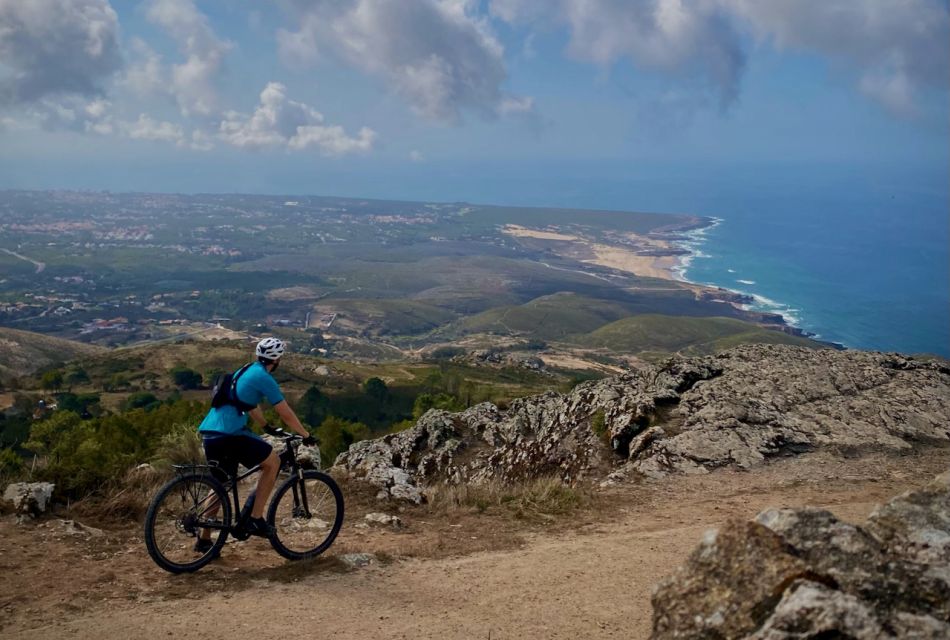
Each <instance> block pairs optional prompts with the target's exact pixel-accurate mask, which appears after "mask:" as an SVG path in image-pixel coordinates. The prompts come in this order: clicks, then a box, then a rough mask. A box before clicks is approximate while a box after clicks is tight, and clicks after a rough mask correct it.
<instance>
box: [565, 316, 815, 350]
mask: <svg viewBox="0 0 950 640" xmlns="http://www.w3.org/2000/svg"><path fill="white" fill-rule="evenodd" d="M573 341H574V342H576V343H578V344H580V345H582V346H586V347H593V348H605V349H610V350H612V351H618V352H628V353H643V352H663V353H675V352H681V353H684V354H688V355H704V354H712V353H718V352H720V351H724V350H726V349H731V348H732V347H735V346H738V345H740V344H748V343H765V344H788V345H795V346H801V347H822V346H827V345H823V344H822V343H819V342H816V341H814V340H809V339H808V338H801V337H798V336H793V335H789V334H787V333H783V332H781V331H775V330H772V329H764V328H762V327H760V326H758V325H755V324H752V323H750V322H744V321H742V320H734V319H732V318H690V317H684V316H664V315H654V314H648V315H639V316H633V317H630V318H624V319H622V320H618V321H616V322H612V323H610V324H608V325H606V326H603V327H600V328H599V329H597V330H596V331H592V332H590V333H588V334H586V335H582V336H575V337H574V338H573Z"/></svg>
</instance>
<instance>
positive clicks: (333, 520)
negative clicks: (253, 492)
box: [267, 470, 343, 560]
mask: <svg viewBox="0 0 950 640" xmlns="http://www.w3.org/2000/svg"><path fill="white" fill-rule="evenodd" d="M267 522H268V523H269V524H271V525H272V526H273V527H274V535H273V536H271V538H270V543H271V546H273V547H274V550H275V551H276V552H277V553H279V554H280V555H282V556H284V557H285V558H287V559H289V560H304V559H306V558H312V557H314V556H317V555H320V554H321V553H323V552H324V551H326V550H327V549H328V548H329V547H330V545H331V544H333V541H334V540H335V539H336V536H337V534H338V533H339V532H340V527H341V526H343V492H341V491H340V487H338V486H337V484H336V482H334V480H333V478H331V477H330V476H328V475H327V474H325V473H321V472H319V471H312V470H311V471H304V472H303V474H302V475H300V476H298V475H293V476H291V477H290V478H289V479H288V480H287V481H286V482H284V483H283V484H282V485H281V486H280V487H279V488H278V489H277V492H276V493H275V494H274V499H273V500H271V503H270V507H269V508H268V510H267Z"/></svg>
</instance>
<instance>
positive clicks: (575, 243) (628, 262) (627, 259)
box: [502, 224, 685, 280]
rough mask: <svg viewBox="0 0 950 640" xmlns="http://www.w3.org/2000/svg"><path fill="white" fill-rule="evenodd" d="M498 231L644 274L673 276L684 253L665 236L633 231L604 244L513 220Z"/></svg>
mask: <svg viewBox="0 0 950 640" xmlns="http://www.w3.org/2000/svg"><path fill="white" fill-rule="evenodd" d="M502 231H503V232H504V233H506V234H507V235H510V236H514V237H516V238H530V239H532V240H541V241H548V242H550V243H551V244H550V245H546V248H548V249H550V250H551V251H553V252H554V253H556V254H557V255H559V256H561V257H564V258H570V259H574V260H578V261H579V262H583V263H585V264H595V265H598V266H601V267H606V268H608V269H616V270H618V271H625V272H627V273H632V274H634V275H637V276H642V277H647V278H661V279H663V280H677V279H678V278H677V277H676V268H677V267H679V266H680V264H681V262H682V260H683V258H684V257H685V256H683V255H679V254H678V248H677V247H675V246H673V244H672V243H671V242H670V241H668V240H657V239H655V238H650V237H648V236H643V235H639V234H635V233H624V234H621V235H620V236H619V237H618V238H617V244H606V243H603V242H594V241H592V240H589V239H587V238H582V237H580V236H577V235H570V234H566V233H561V232H560V231H556V230H551V229H529V228H527V227H522V226H520V225H515V224H509V225H505V226H504V227H503V229H502Z"/></svg>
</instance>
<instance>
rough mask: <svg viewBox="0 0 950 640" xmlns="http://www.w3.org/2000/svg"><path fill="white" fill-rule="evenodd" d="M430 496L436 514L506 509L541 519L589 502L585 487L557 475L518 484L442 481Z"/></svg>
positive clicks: (523, 516)
mask: <svg viewBox="0 0 950 640" xmlns="http://www.w3.org/2000/svg"><path fill="white" fill-rule="evenodd" d="M427 497H428V501H429V508H430V509H432V510H433V511H435V512H437V513H450V512H452V511H455V510H459V509H463V510H474V511H476V512H478V513H485V512H487V511H491V510H499V509H503V510H505V511H507V512H508V513H510V514H512V515H514V516H515V517H518V518H525V519H528V520H542V521H550V520H553V519H554V517H555V516H561V515H565V514H568V513H570V512H572V511H574V510H575V509H577V508H579V507H581V506H583V505H584V503H585V502H586V501H587V495H586V492H585V491H584V490H583V489H581V488H578V487H572V486H570V485H567V484H565V483H564V482H563V481H562V480H561V479H560V478H558V477H556V476H545V477H541V478H535V479H532V480H526V481H523V482H515V483H503V482H500V481H493V482H485V483H480V484H469V483H463V484H448V483H442V484H439V485H436V486H435V487H433V488H432V489H431V491H430V493H429V494H428V496H427Z"/></svg>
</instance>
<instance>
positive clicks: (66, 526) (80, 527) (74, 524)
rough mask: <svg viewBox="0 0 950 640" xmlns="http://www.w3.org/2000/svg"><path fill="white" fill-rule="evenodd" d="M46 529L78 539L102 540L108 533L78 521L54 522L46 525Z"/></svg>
mask: <svg viewBox="0 0 950 640" xmlns="http://www.w3.org/2000/svg"><path fill="white" fill-rule="evenodd" d="M45 526H46V528H47V529H50V530H52V531H53V532H54V533H57V534H62V535H67V536H70V537H77V538H87V539H88V538H101V537H103V536H104V535H105V534H106V532H105V531H103V530H102V529H97V528H96V527H90V526H89V525H87V524H83V523H81V522H79V521H78V520H53V521H50V522H47V523H46V525H45Z"/></svg>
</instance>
